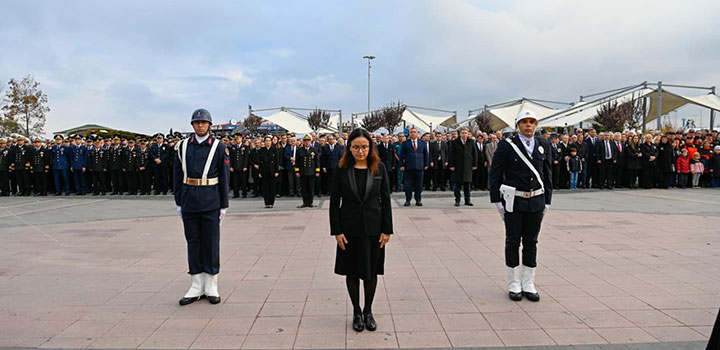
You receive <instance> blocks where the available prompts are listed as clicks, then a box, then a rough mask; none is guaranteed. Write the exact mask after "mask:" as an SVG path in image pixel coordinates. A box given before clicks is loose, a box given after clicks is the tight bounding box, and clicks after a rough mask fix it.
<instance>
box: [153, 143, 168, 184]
mask: <svg viewBox="0 0 720 350" xmlns="http://www.w3.org/2000/svg"><path fill="white" fill-rule="evenodd" d="M155 140H156V143H155V144H154V145H153V146H152V147H151V148H150V158H151V159H152V162H153V163H152V164H153V172H154V178H153V181H155V185H154V189H155V194H156V195H157V194H160V193H162V194H167V191H168V184H167V179H168V163H169V162H170V146H168V145H167V144H165V142H164V138H163V135H162V134H157V135H156V137H155Z"/></svg>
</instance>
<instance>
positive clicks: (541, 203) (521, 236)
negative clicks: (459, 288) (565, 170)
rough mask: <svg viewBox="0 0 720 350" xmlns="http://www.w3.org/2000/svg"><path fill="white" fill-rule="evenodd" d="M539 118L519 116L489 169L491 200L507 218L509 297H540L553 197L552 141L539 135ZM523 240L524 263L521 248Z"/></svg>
mask: <svg viewBox="0 0 720 350" xmlns="http://www.w3.org/2000/svg"><path fill="white" fill-rule="evenodd" d="M537 124H538V120H537V118H536V117H535V113H534V112H533V111H531V110H523V111H521V112H520V114H518V116H517V118H516V120H515V126H516V127H517V129H518V131H519V132H518V134H516V135H513V136H511V137H509V138H507V139H505V140H503V141H501V142H500V143H499V144H498V146H497V150H496V151H495V154H494V156H493V159H492V166H491V168H490V176H489V177H490V179H489V181H490V201H491V202H492V203H495V205H496V207H497V209H498V212H499V213H500V217H501V218H502V219H503V220H504V221H505V265H506V266H507V279H508V289H509V297H510V299H512V300H514V301H520V300H522V297H523V296H525V297H526V298H527V299H528V300H530V301H539V300H540V295H539V294H538V292H537V290H536V289H535V268H536V266H537V261H536V258H537V238H538V234H539V233H540V226H541V224H542V219H543V216H544V215H545V213H546V212H547V210H548V209H549V208H550V200H551V197H552V156H551V152H550V143H549V142H548V141H547V140H545V139H544V138H542V137H535V136H534V133H535V128H536V127H537ZM521 243H522V246H523V252H522V268H521V267H520V266H519V265H520V258H519V254H518V249H519V247H520V244H521Z"/></svg>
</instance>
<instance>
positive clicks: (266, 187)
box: [260, 174, 278, 205]
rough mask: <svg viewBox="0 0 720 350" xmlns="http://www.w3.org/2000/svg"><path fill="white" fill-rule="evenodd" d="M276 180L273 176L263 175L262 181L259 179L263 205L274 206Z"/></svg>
mask: <svg viewBox="0 0 720 350" xmlns="http://www.w3.org/2000/svg"><path fill="white" fill-rule="evenodd" d="M277 180H278V179H277V178H276V177H275V174H263V176H262V179H260V186H261V187H262V189H261V192H262V196H263V199H265V205H274V204H275V191H276V188H277Z"/></svg>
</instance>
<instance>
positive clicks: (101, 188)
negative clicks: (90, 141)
mask: <svg viewBox="0 0 720 350" xmlns="http://www.w3.org/2000/svg"><path fill="white" fill-rule="evenodd" d="M108 153H109V152H108V151H107V150H106V149H104V148H103V144H102V141H101V140H99V139H95V146H94V147H93V148H92V149H91V150H90V155H89V156H88V169H90V173H91V174H92V176H91V178H92V190H93V196H97V195H99V194H101V193H102V195H103V196H104V195H105V171H106V170H107V167H108V157H107V155H108Z"/></svg>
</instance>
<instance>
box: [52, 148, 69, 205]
mask: <svg viewBox="0 0 720 350" xmlns="http://www.w3.org/2000/svg"><path fill="white" fill-rule="evenodd" d="M51 151H52V155H53V165H52V167H53V179H54V180H55V195H56V196H59V195H61V194H62V191H63V190H64V191H65V195H66V196H69V195H70V155H71V153H72V151H71V150H70V147H67V146H65V145H63V137H62V136H60V135H58V136H55V146H52V149H51Z"/></svg>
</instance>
